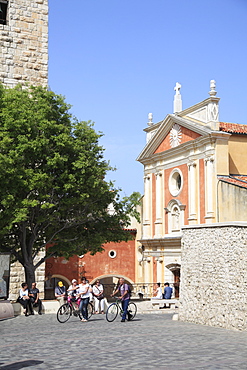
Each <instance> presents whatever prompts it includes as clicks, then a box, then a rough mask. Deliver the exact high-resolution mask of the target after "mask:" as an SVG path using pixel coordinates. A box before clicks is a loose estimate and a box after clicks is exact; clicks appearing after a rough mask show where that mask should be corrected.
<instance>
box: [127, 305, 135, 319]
mask: <svg viewBox="0 0 247 370" xmlns="http://www.w3.org/2000/svg"><path fill="white" fill-rule="evenodd" d="M127 311H128V313H127V317H128V321H130V320H133V318H134V317H135V315H136V311H137V307H136V304H135V303H134V302H130V303H129V305H128V310H127Z"/></svg>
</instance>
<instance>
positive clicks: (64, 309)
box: [57, 303, 72, 324]
mask: <svg viewBox="0 0 247 370" xmlns="http://www.w3.org/2000/svg"><path fill="white" fill-rule="evenodd" d="M71 311H72V310H71V307H70V306H69V305H68V304H67V303H65V304H63V305H62V306H61V307H60V308H59V309H58V311H57V319H58V321H59V322H61V323H62V324H63V323H65V322H66V321H68V320H69V318H70V316H71Z"/></svg>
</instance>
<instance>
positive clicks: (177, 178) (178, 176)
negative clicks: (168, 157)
mask: <svg viewBox="0 0 247 370" xmlns="http://www.w3.org/2000/svg"><path fill="white" fill-rule="evenodd" d="M182 187H183V175H182V172H181V171H180V170H179V169H178V168H175V169H174V170H173V171H172V172H171V174H170V177H169V191H170V193H171V195H173V196H174V197H176V196H177V195H178V194H179V193H180V191H181V190H182Z"/></svg>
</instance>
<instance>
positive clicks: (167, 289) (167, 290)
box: [164, 283, 172, 299]
mask: <svg viewBox="0 0 247 370" xmlns="http://www.w3.org/2000/svg"><path fill="white" fill-rule="evenodd" d="M171 297H172V288H171V287H170V286H169V283H165V289H164V299H171Z"/></svg>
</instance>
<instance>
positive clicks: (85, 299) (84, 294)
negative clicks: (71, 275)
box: [77, 277, 90, 321]
mask: <svg viewBox="0 0 247 370" xmlns="http://www.w3.org/2000/svg"><path fill="white" fill-rule="evenodd" d="M77 298H80V299H81V302H80V306H79V309H80V311H81V314H82V316H83V318H82V319H81V321H87V320H88V311H87V306H88V303H89V298H90V294H89V284H88V283H87V282H86V278H85V277H82V278H81V284H80V285H79V287H78V291H77Z"/></svg>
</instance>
